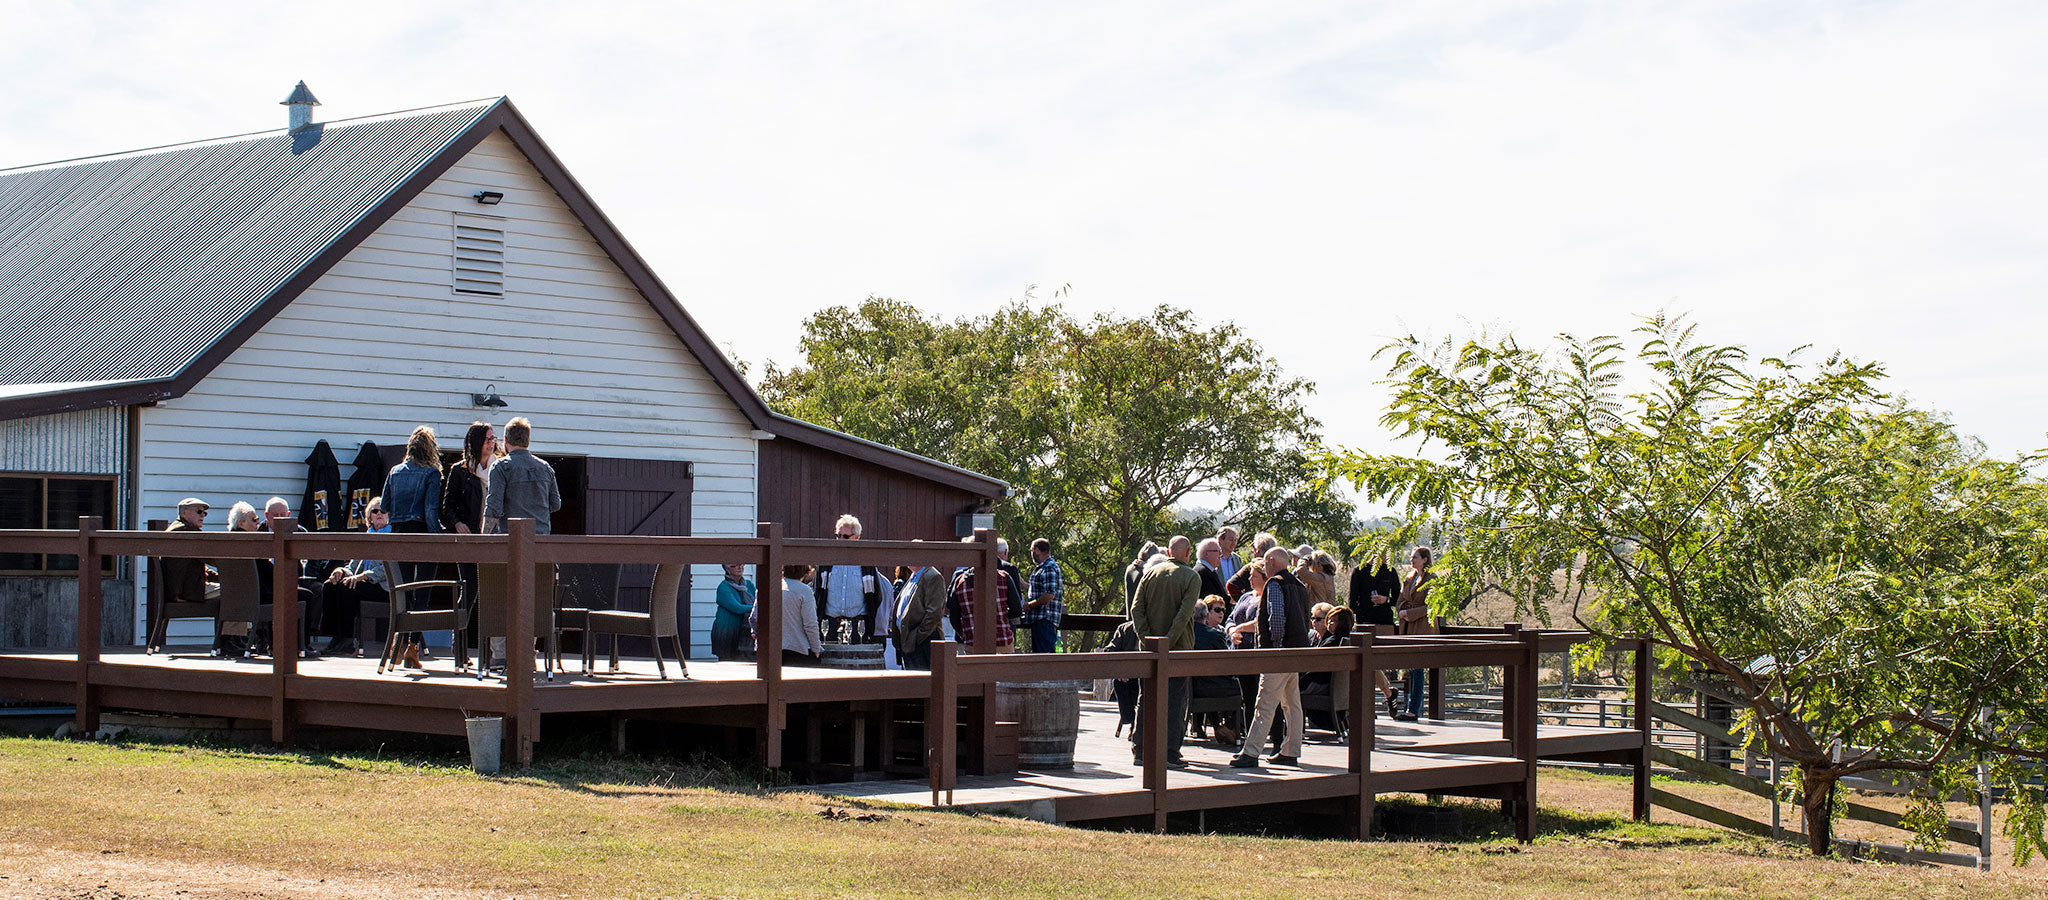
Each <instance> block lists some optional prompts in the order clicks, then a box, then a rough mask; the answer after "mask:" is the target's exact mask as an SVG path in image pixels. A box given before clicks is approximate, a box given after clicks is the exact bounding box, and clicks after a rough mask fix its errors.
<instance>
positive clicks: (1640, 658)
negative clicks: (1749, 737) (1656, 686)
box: [1630, 638, 1778, 822]
mask: <svg viewBox="0 0 2048 900" xmlns="http://www.w3.org/2000/svg"><path fill="white" fill-rule="evenodd" d="M1655 659H1656V654H1654V653H1652V652H1651V650H1650V642H1649V641H1647V640H1644V639H1642V638H1637V639H1636V660H1635V661H1636V684H1635V688H1636V708H1635V721H1634V727H1635V730H1636V733H1637V734H1639V735H1641V736H1642V738H1643V749H1642V751H1641V752H1639V753H1637V754H1636V755H1635V759H1634V760H1632V761H1631V763H1630V768H1632V769H1634V770H1635V772H1634V778H1633V781H1634V784H1633V791H1632V793H1633V795H1634V798H1635V804H1634V805H1635V810H1634V812H1635V820H1636V821H1638V822H1648V821H1650V747H1651V745H1652V744H1653V743H1654V742H1655V741H1654V740H1653V739H1654V738H1655V735H1653V734H1651V733H1650V699H1651V693H1650V675H1651V671H1652V662H1653V661H1654V660H1655ZM1771 766H1772V770H1771V784H1772V785H1776V784H1777V783H1778V772H1777V761H1776V760H1775V759H1773V760H1772V762H1771Z"/></svg>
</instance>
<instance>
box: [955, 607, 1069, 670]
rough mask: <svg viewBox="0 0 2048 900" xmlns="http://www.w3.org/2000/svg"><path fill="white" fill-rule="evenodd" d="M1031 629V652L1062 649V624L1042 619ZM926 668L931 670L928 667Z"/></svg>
mask: <svg viewBox="0 0 2048 900" xmlns="http://www.w3.org/2000/svg"><path fill="white" fill-rule="evenodd" d="M1028 627H1029V628H1030V629H1031V652H1033V653H1058V652H1059V649H1060V624H1059V623H1058V622H1054V621H1052V620H1051V619H1040V620H1038V621H1036V622H1031V623H1028ZM926 668H930V667H929V666H927V667H926Z"/></svg>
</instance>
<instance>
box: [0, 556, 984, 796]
mask: <svg viewBox="0 0 2048 900" xmlns="http://www.w3.org/2000/svg"><path fill="white" fill-rule="evenodd" d="M271 526H272V530H271V532H270V533H268V534H264V533H247V532H239V533H238V532H219V531H211V532H208V531H201V532H164V531H103V530H101V529H100V527H99V519H98V518H97V517H83V518H81V519H80V520H79V527H78V529H77V530H75V531H68V530H55V529H51V530H40V529H38V530H27V529H22V530H0V546H4V547H7V548H8V550H9V552H16V553H66V554H77V555H78V556H79V558H80V559H93V558H97V557H100V556H134V557H173V558H189V559H269V560H272V561H273V567H272V578H273V579H274V580H273V582H272V589H271V591H272V596H274V597H291V596H294V595H295V594H296V593H297V590H298V577H297V574H296V573H297V572H298V571H299V562H300V560H305V559H388V560H400V561H405V562H433V563H494V564H503V565H505V566H506V567H507V572H506V576H507V577H506V581H507V595H508V596H507V598H506V600H507V609H509V610H519V609H526V608H529V607H530V605H531V603H532V600H533V591H534V584H533V575H532V571H533V570H532V567H533V566H534V565H538V564H550V563H552V564H563V563H619V564H629V565H630V564H650V565H652V564H660V563H685V564H705V565H710V564H727V563H736V564H741V565H753V566H756V567H757V569H756V573H757V577H756V586H757V595H756V602H757V605H758V609H759V613H758V621H759V626H758V627H759V635H758V641H757V643H758V645H759V646H760V647H763V648H769V650H768V652H762V653H758V654H757V655H756V659H757V662H756V671H757V677H758V679H759V681H760V683H761V686H762V691H761V702H762V703H763V704H764V705H765V706H766V709H767V715H766V716H765V717H764V721H763V723H762V725H761V727H760V729H759V732H758V736H759V738H760V741H761V756H762V762H763V763H764V764H766V765H768V766H771V767H773V766H779V765H781V760H782V748H781V733H782V729H783V728H784V727H785V726H786V724H787V720H788V715H787V714H788V704H787V701H785V700H784V699H783V691H782V686H783V685H782V682H783V678H782V654H781V653H780V652H779V649H780V648H781V646H782V566H783V564H784V563H792V562H801V563H805V564H808V565H838V564H845V565H864V566H894V565H908V566H933V567H936V568H938V569H939V570H940V571H942V572H946V573H948V574H950V573H951V571H952V569H954V568H958V567H971V568H974V569H975V570H976V571H977V573H979V574H978V575H977V578H976V583H977V584H994V583H995V579H996V578H998V577H1000V576H999V575H997V574H996V572H997V568H996V545H995V537H994V535H993V534H992V533H990V532H987V531H980V532H976V536H977V538H978V540H977V541H975V542H972V543H954V542H923V541H843V540H811V539H785V538H784V537H783V536H782V526H781V525H780V524H778V523H768V522H764V523H761V525H760V527H759V530H758V534H757V535H756V536H755V537H751V538H746V537H635V536H609V535H539V536H537V535H535V534H534V525H533V522H532V521H531V520H528V519H512V520H510V521H509V522H508V523H507V529H508V533H506V534H461V535H458V534H364V533H340V532H325V531H315V532H307V531H299V530H297V524H296V522H295V521H294V520H292V519H288V518H280V519H276V520H273V521H272V522H271ZM78 587H79V590H78V614H77V615H78V619H77V621H78V650H77V654H78V655H77V659H78V669H77V675H76V678H77V683H78V690H77V699H76V707H77V718H76V728H77V729H78V730H79V731H80V732H82V733H91V732H93V731H97V730H98V729H99V715H100V702H99V690H98V688H99V686H100V685H102V684H104V683H105V681H106V679H107V678H109V677H111V676H110V675H109V674H108V673H106V672H104V671H102V670H101V669H100V668H99V664H100V653H101V647H100V610H101V609H102V606H103V602H102V597H101V587H100V570H99V567H97V566H91V565H85V566H81V572H80V575H79V586H78ZM975 604H976V608H975V619H976V621H981V622H992V621H995V618H996V608H995V604H996V592H995V591H992V590H989V591H977V592H976V594H975ZM270 614H271V621H270V624H271V633H272V634H273V635H292V634H297V633H298V614H299V611H298V604H296V603H275V604H272V605H271V613H270ZM531 630H532V621H531V619H530V618H529V617H528V616H524V615H508V616H507V617H506V631H507V632H508V633H507V635H506V640H505V646H506V660H505V663H506V672H508V673H513V672H531V671H533V666H534V638H535V635H533V634H532V633H531ZM975 642H976V645H977V646H976V649H977V650H978V651H980V652H985V653H993V652H995V649H996V647H995V629H992V628H988V629H982V630H981V631H980V632H979V633H978V634H976V635H975ZM271 672H272V679H271V685H270V696H271V709H270V723H271V737H272V739H273V740H276V741H278V742H280V743H282V742H284V741H286V740H288V739H289V736H290V728H291V723H292V721H293V716H292V715H291V714H290V709H289V707H290V705H291V696H292V694H293V693H294V691H293V690H292V685H291V682H292V680H293V679H294V677H295V676H296V675H297V674H298V657H297V655H296V654H294V653H289V652H281V653H274V654H273V655H272V658H271ZM417 687H428V686H417ZM534 690H535V685H534V683H533V679H531V678H512V677H508V678H507V679H506V680H505V681H504V683H503V685H502V690H501V691H497V692H494V693H493V694H489V695H476V694H475V692H473V691H470V692H465V693H466V694H468V695H469V696H467V697H465V699H464V705H465V707H466V708H467V709H468V710H469V711H470V712H492V713H498V714H501V715H503V716H505V717H506V719H507V720H508V721H507V722H506V729H505V741H506V755H507V757H508V758H509V759H511V760H512V761H513V762H515V763H516V764H518V765H527V764H530V763H531V762H532V759H533V744H534V742H535V741H537V740H538V739H539V733H540V732H539V714H538V712H537V709H536V706H535V702H534Z"/></svg>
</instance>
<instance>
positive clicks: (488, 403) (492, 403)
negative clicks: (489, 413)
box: [469, 384, 512, 409]
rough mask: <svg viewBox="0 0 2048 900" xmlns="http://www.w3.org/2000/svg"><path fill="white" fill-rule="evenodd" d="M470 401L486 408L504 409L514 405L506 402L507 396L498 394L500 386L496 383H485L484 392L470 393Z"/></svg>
mask: <svg viewBox="0 0 2048 900" xmlns="http://www.w3.org/2000/svg"><path fill="white" fill-rule="evenodd" d="M469 402H470V404H471V405H472V406H481V407H484V408H486V409H504V408H505V407H507V406H511V405H512V404H510V403H506V402H505V398H503V397H500V396H498V386H497V385H495V384H487V385H484V392H483V393H481V394H471V395H469Z"/></svg>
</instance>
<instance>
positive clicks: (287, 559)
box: [270, 516, 398, 744]
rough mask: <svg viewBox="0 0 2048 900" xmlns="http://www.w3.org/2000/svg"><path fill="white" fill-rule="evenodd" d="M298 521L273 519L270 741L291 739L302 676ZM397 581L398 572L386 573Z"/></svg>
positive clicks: (271, 528) (271, 535)
mask: <svg viewBox="0 0 2048 900" xmlns="http://www.w3.org/2000/svg"><path fill="white" fill-rule="evenodd" d="M297 528H298V521H297V520H295V519H293V518H291V517H289V516H273V517H272V518H271V520H270V548H271V549H270V740H271V742H272V743H277V744H282V743H284V742H286V741H287V740H289V739H290V738H291V710H290V702H289V700H288V698H287V696H286V694H287V691H288V688H289V686H290V684H291V680H292V677H293V676H295V675H297V674H299V577H298V571H299V561H298V560H296V559H293V558H292V550H291V535H292V531H293V530H295V529H297ZM386 574H387V575H388V576H389V577H391V578H394V579H395V578H397V577H398V576H397V573H386Z"/></svg>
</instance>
